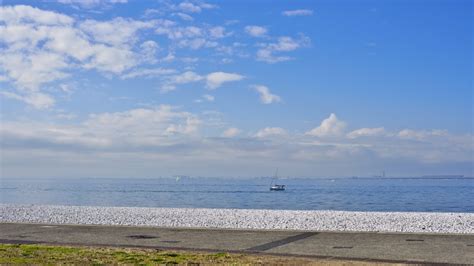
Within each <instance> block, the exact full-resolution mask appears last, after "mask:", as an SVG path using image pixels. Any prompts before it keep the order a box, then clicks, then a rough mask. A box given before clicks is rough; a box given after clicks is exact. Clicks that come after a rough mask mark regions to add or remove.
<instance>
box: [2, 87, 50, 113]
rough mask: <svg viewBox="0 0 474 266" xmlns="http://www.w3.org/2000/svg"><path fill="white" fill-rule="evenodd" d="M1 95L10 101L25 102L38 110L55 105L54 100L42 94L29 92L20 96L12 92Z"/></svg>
mask: <svg viewBox="0 0 474 266" xmlns="http://www.w3.org/2000/svg"><path fill="white" fill-rule="evenodd" d="M0 94H2V95H3V96H5V97H7V98H10V99H15V100H19V101H22V102H25V103H27V104H29V105H31V106H33V107H34V108H37V109H48V108H50V107H52V106H53V105H54V99H53V98H52V97H51V96H49V95H47V94H44V93H41V92H29V93H26V94H25V95H19V94H16V93H12V92H6V91H2V92H0Z"/></svg>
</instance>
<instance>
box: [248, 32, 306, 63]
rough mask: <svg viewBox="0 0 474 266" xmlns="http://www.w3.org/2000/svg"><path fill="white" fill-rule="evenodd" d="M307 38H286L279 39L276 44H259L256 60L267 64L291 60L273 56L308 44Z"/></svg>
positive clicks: (285, 57) (286, 57)
mask: <svg viewBox="0 0 474 266" xmlns="http://www.w3.org/2000/svg"><path fill="white" fill-rule="evenodd" d="M309 42H310V41H309V38H308V37H306V36H301V38H300V39H294V38H291V37H288V36H283V37H279V38H278V41H277V42H274V43H266V44H261V45H260V46H261V48H260V49H259V50H258V51H257V60H258V61H263V62H267V63H277V62H283V61H288V60H291V59H292V58H291V57H289V56H281V55H275V53H281V52H290V51H294V50H296V49H298V48H301V47H305V46H307V45H308V44H309Z"/></svg>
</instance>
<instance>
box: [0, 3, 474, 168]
mask: <svg viewBox="0 0 474 266" xmlns="http://www.w3.org/2000/svg"><path fill="white" fill-rule="evenodd" d="M472 10H473V9H472V2H471V1H401V0H400V1H276V2H275V1H224V2H213V1H208V2H204V1H187V0H185V1H164V0H162V1H161V0H160V1H158V0H157V1H151V0H150V1H131V0H129V1H127V0H115V1H102V0H83V1H76V0H59V1H6V0H3V1H2V6H1V7H0V49H1V50H0V100H1V119H2V128H1V134H2V139H1V144H2V155H1V157H2V160H1V164H2V176H3V175H4V176H12V177H36V176H38V177H41V176H64V177H69V176H71V177H72V176H76V177H77V176H98V177H101V176H104V177H114V176H121V177H153V176H170V175H175V174H185V175H203V176H259V175H268V174H270V173H271V172H273V170H272V169H274V168H275V167H277V166H280V168H281V171H282V172H283V173H284V175H288V176H305V177H321V176H352V175H375V174H379V173H380V172H381V171H382V170H383V169H385V170H386V171H387V172H388V173H389V174H391V175H396V176H409V175H429V174H464V175H470V176H472V175H473V163H474V158H473V157H474V155H473V151H474V147H473V145H474V144H473V143H474V142H473V109H472V108H473V107H472V104H473V94H472V61H473V56H472V55H473V54H472V35H473V34H472V24H473V23H472V22H473V21H472V19H473V18H472Z"/></svg>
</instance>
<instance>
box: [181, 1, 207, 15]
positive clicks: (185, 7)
mask: <svg viewBox="0 0 474 266" xmlns="http://www.w3.org/2000/svg"><path fill="white" fill-rule="evenodd" d="M178 8H179V9H180V10H182V11H184V12H189V13H199V12H201V7H200V6H198V5H195V4H193V3H191V2H181V3H180V4H179V5H178Z"/></svg>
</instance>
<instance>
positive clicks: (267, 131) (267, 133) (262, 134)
mask: <svg viewBox="0 0 474 266" xmlns="http://www.w3.org/2000/svg"><path fill="white" fill-rule="evenodd" d="M287 134H288V133H287V132H286V130H285V129H283V128H281V127H266V128H263V129H260V130H259V131H258V132H257V133H256V134H255V137H257V138H268V137H276V136H286V135H287Z"/></svg>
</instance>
